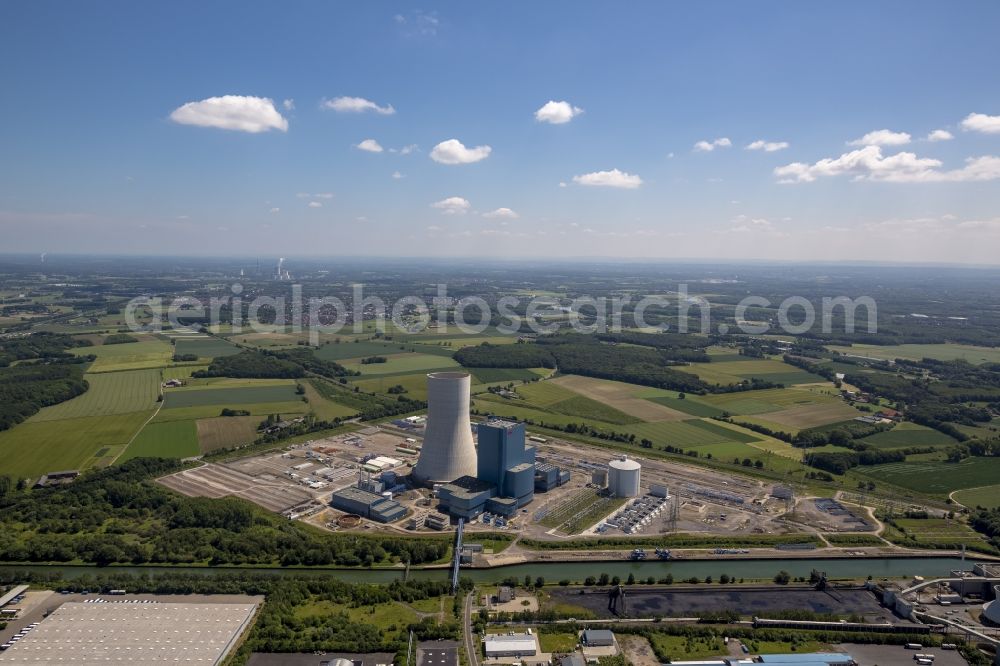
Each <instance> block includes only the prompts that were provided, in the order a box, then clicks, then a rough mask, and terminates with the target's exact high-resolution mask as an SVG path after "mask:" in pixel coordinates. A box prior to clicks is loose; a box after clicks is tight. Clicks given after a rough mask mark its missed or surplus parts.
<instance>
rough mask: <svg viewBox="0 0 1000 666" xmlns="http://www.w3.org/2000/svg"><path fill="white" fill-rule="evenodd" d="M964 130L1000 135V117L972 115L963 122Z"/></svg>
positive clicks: (982, 114) (983, 114) (981, 114)
mask: <svg viewBox="0 0 1000 666" xmlns="http://www.w3.org/2000/svg"><path fill="white" fill-rule="evenodd" d="M962 129H964V130H966V131H968V132H982V133H983V134H1000V116H988V115H986V114H985V113H970V114H969V115H967V116H966V117H965V120H963V121H962Z"/></svg>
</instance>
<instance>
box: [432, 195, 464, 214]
mask: <svg viewBox="0 0 1000 666" xmlns="http://www.w3.org/2000/svg"><path fill="white" fill-rule="evenodd" d="M431 207H432V208H437V209H438V210H440V211H441V212H442V213H444V214H445V215H465V214H466V213H467V212H468V210H469V208H471V207H472V204H470V203H469V200H468V199H463V198H462V197H448V198H447V199H442V200H441V201H436V202H434V203H432V204H431Z"/></svg>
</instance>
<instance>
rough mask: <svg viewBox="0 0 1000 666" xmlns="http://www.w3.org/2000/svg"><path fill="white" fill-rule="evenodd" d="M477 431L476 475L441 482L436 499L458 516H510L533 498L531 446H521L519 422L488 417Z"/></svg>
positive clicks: (523, 436) (533, 464)
mask: <svg viewBox="0 0 1000 666" xmlns="http://www.w3.org/2000/svg"><path fill="white" fill-rule="evenodd" d="M478 434H479V453H478V460H477V464H476V475H475V476H471V475H465V476H462V477H459V478H457V479H455V480H454V481H452V482H451V483H446V484H443V485H442V486H441V487H440V488H438V499H439V500H440V502H441V506H442V508H443V509H445V510H446V511H447V512H448V513H450V514H452V515H453V516H458V517H461V518H474V517H475V516H478V515H479V514H481V513H483V512H484V511H489V512H490V513H495V514H498V515H501V516H512V515H514V513H515V512H516V511H517V510H518V509H519V508H521V507H522V506H524V505H525V504H527V503H529V502H530V501H531V500H532V499H534V496H535V448H534V447H529V446H525V431H524V424H523V423H516V422H513V421H504V420H502V419H490V420H489V421H487V422H486V423H480V424H479V427H478ZM424 449H425V450H426V444H425V447H424Z"/></svg>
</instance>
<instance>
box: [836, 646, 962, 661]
mask: <svg viewBox="0 0 1000 666" xmlns="http://www.w3.org/2000/svg"><path fill="white" fill-rule="evenodd" d="M834 647H835V648H836V649H837V651H838V652H846V653H847V654H849V655H851V656H852V657H854V660H855V661H857V662H858V666H915V664H916V661H915V660H914V657H913V655H915V654H917V653H929V654H933V655H934V666H967V662H966V661H965V659H963V658H962V654H961V653H960V652H959V651H958V650H942V649H941V648H927V649H924V650H907V649H906V648H904V647H903V646H902V645H862V644H860V643H841V644H840V645H836V646H834Z"/></svg>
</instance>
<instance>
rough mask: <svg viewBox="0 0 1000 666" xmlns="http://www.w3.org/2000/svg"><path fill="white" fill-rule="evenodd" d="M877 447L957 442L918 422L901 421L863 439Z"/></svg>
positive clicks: (951, 443)
mask: <svg viewBox="0 0 1000 666" xmlns="http://www.w3.org/2000/svg"><path fill="white" fill-rule="evenodd" d="M861 441H862V442H864V443H865V444H870V445H872V446H874V447H875V448H877V449H905V448H909V447H913V446H919V447H926V446H933V447H946V446H951V445H953V444H955V443H956V442H955V440H954V439H953V438H951V437H949V436H948V435H945V434H944V433H942V432H938V431H937V430H932V429H931V428H928V427H926V426H922V425H917V424H916V423H907V422H904V423H900V424H899V425H897V426H895V427H894V428H893V429H892V430H886V431H885V432H879V433H876V434H874V435H869V436H868V437H865V438H864V439H862V440H861Z"/></svg>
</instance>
